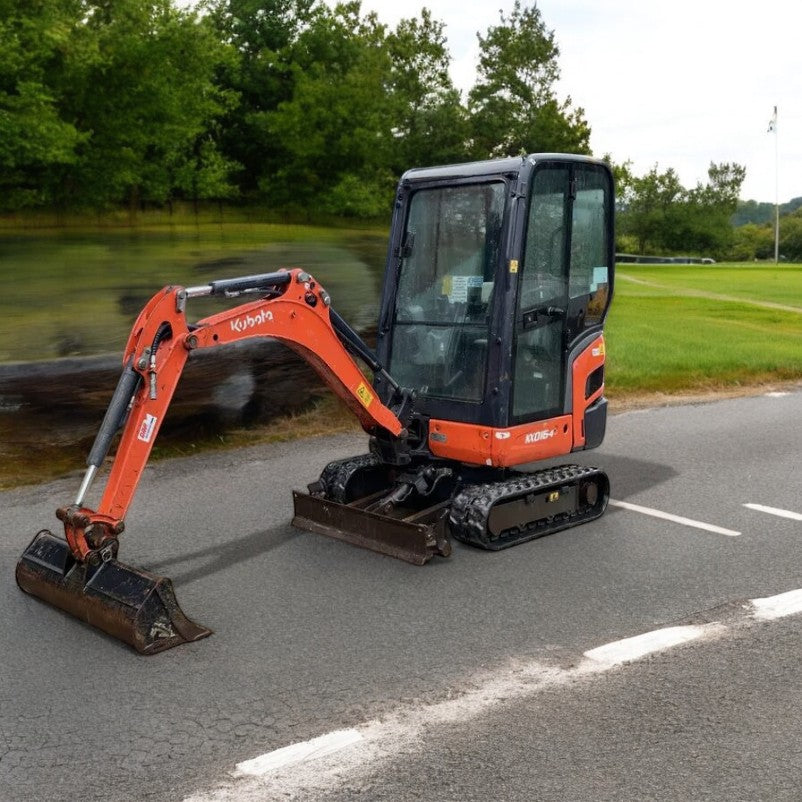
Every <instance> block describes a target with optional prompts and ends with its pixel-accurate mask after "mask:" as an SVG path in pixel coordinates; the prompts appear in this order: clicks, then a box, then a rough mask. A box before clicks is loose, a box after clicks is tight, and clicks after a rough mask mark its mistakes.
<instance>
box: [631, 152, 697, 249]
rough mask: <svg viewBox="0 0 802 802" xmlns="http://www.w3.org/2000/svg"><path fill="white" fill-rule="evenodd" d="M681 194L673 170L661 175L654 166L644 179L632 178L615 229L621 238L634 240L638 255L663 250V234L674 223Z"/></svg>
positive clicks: (641, 177) (681, 188)
mask: <svg viewBox="0 0 802 802" xmlns="http://www.w3.org/2000/svg"><path fill="white" fill-rule="evenodd" d="M684 194H685V190H684V188H683V186H682V184H681V183H680V180H679V176H678V175H677V173H676V171H675V170H674V169H673V168H669V169H668V170H666V171H665V172H662V173H661V172H659V170H658V168H657V165H655V166H654V167H653V168H652V169H651V170H650V171H649V172H648V173H646V175H644V176H640V177H634V176H633V177H632V179H631V184H630V187H629V189H628V191H627V193H626V195H625V196H624V197H625V200H624V203H625V207H626V210H625V211H624V212H623V213H622V214H621V215H619V222H618V225H619V228H620V230H621V233H622V234H625V235H630V236H632V237H634V238H635V239H636V241H637V244H638V252H639V253H649V252H650V251H654V250H658V251H659V250H660V249H662V248H664V247H665V240H666V236H667V234H666V232H667V231H668V230H669V228H670V226H671V225H672V224H675V223H676V222H677V217H678V215H677V210H676V208H675V207H676V206H677V205H678V204H681V203H682V202H683V200H684Z"/></svg>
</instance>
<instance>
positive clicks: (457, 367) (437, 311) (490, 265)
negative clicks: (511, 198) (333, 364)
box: [390, 181, 506, 402]
mask: <svg viewBox="0 0 802 802" xmlns="http://www.w3.org/2000/svg"><path fill="white" fill-rule="evenodd" d="M505 194H506V185H505V184H504V183H503V182H499V181H496V182H491V183H482V184H469V185H460V186H452V187H433V188H429V189H421V190H418V191H417V192H415V194H414V195H413V196H412V198H411V199H410V203H409V210H408V214H407V224H406V228H405V232H404V237H403V241H402V245H401V252H400V258H401V264H400V270H399V278H398V290H397V294H396V311H395V315H396V316H395V325H394V329H393V343H392V349H391V356H390V372H391V373H392V374H393V376H394V377H395V379H396V380H397V381H398V382H399V383H400V384H401V385H402V386H404V387H413V388H416V389H417V390H418V391H419V392H421V393H423V394H426V395H431V396H437V397H443V398H453V399H455V400H465V401H475V402H480V401H481V400H482V398H483V395H484V384H485V373H486V367H487V338H488V328H489V322H490V321H489V316H490V309H491V303H492V296H493V283H494V278H495V273H496V267H497V265H498V260H499V254H500V249H501V232H502V219H503V216H504V199H505Z"/></svg>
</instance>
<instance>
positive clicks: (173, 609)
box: [16, 530, 211, 654]
mask: <svg viewBox="0 0 802 802" xmlns="http://www.w3.org/2000/svg"><path fill="white" fill-rule="evenodd" d="M16 577H17V584H18V585H19V586H20V588H22V590H24V591H25V592H26V593H30V594H31V595H33V596H36V597H37V598H39V599H42V600H43V601H46V602H48V603H49V604H52V605H53V606H54V607H58V608H59V609H61V610H64V611H66V612H68V613H70V614H72V615H74V616H75V617H76V618H80V619H81V620H82V621H85V622H86V623H88V624H91V625H92V626H95V627H98V628H99V629H102V630H103V631H104V632H106V633H108V634H109V635H112V636H114V637H115V638H119V639H120V640H122V641H125V643H128V644H129V645H131V646H133V647H134V649H136V650H137V651H138V652H139V653H140V654H155V653H156V652H161V651H164V650H165V649H170V648H171V647H173V646H178V645H179V644H181V643H187V642H190V641H195V640H200V638H205V637H206V636H207V635H210V634H211V630H209V629H206V628H205V627H201V626H198V625H197V624H195V623H194V622H193V621H191V620H190V619H189V618H187V616H186V615H184V613H183V611H182V610H181V608H180V607H179V605H178V602H177V600H176V598H175V592H174V590H173V584H172V582H171V581H170V580H169V579H168V578H167V577H163V576H158V575H156V574H151V573H148V572H147V571H142V570H140V569H138V568H132V567H131V566H129V565H125V564H124V563H121V562H119V561H118V560H116V559H109V560H106V561H105V562H101V563H100V565H97V566H92V565H90V564H88V563H81V562H77V561H76V560H75V559H73V557H72V555H71V553H70V550H69V547H68V546H67V543H66V542H65V541H64V540H62V539H61V538H58V537H55V536H54V535H53V534H52V533H51V532H49V531H47V530H43V531H41V532H39V533H38V534H37V535H36V537H35V538H34V539H33V540H32V541H31V544H30V545H29V546H28V548H27V549H25V551H24V552H23V554H22V557H21V558H20V560H19V562H18V563H17V570H16Z"/></svg>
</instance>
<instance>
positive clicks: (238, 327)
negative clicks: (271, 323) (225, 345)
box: [231, 309, 273, 333]
mask: <svg viewBox="0 0 802 802" xmlns="http://www.w3.org/2000/svg"><path fill="white" fill-rule="evenodd" d="M268 320H273V313H272V312H271V311H270V310H269V309H263V310H262V311H261V312H259V313H258V314H256V315H245V316H244V317H238V318H236V319H235V320H232V321H231V331H236V332H237V333H242V332H243V331H247V330H248V329H254V328H256V327H257V326H261V325H262V323H266V322H267V321H268Z"/></svg>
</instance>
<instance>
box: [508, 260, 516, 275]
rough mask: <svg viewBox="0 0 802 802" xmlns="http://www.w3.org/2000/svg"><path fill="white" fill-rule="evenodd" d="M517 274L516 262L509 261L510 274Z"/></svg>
mask: <svg viewBox="0 0 802 802" xmlns="http://www.w3.org/2000/svg"><path fill="white" fill-rule="evenodd" d="M517 272H518V260H517V259H510V273H517Z"/></svg>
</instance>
